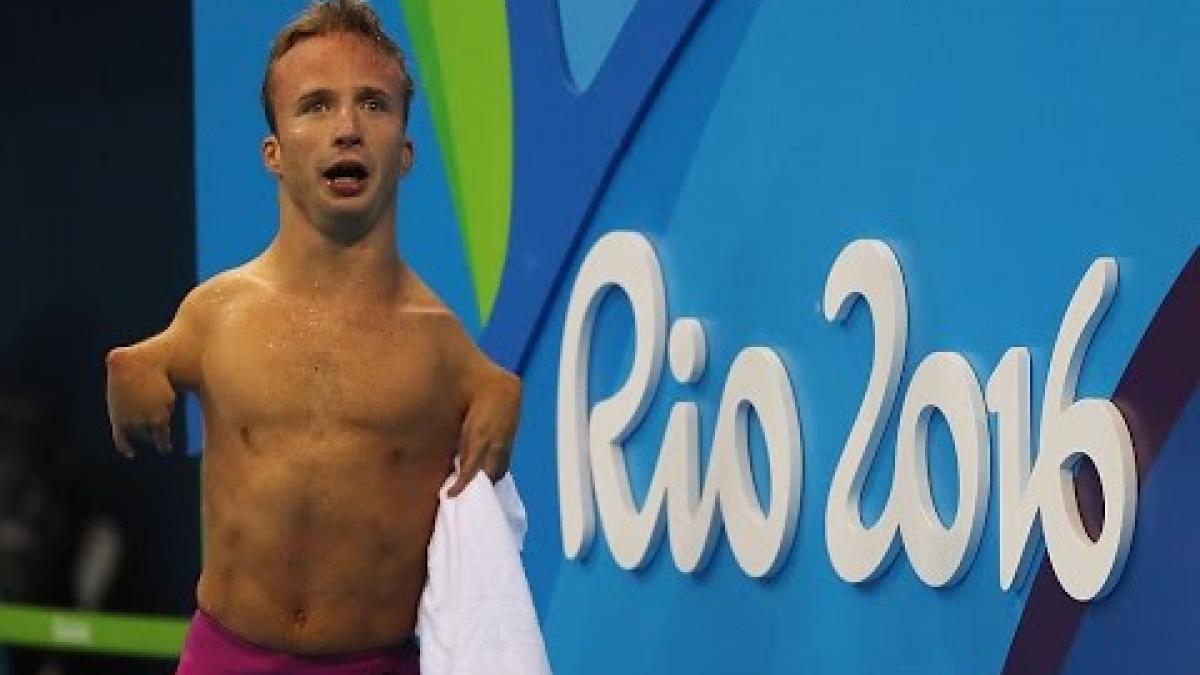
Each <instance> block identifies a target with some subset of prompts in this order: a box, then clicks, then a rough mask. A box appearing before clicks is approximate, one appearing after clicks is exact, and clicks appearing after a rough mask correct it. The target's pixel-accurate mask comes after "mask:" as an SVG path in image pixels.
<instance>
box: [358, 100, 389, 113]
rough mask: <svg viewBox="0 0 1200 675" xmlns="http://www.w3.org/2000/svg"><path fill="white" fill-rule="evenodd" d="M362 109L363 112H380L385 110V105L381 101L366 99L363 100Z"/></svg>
mask: <svg viewBox="0 0 1200 675" xmlns="http://www.w3.org/2000/svg"><path fill="white" fill-rule="evenodd" d="M362 107H363V110H370V111H371V112H380V111H384V110H387V103H386V102H385V101H383V100H382V99H378V98H368V99H364V100H363V102H362Z"/></svg>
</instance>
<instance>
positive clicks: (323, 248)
mask: <svg viewBox="0 0 1200 675" xmlns="http://www.w3.org/2000/svg"><path fill="white" fill-rule="evenodd" d="M360 232H362V234H361V236H358V237H345V238H343V237H338V236H337V234H336V231H334V230H333V229H332V228H324V229H323V228H321V227H319V226H317V225H314V224H313V223H310V222H308V220H307V218H305V217H304V216H303V215H302V214H300V213H298V212H294V211H292V210H291V209H283V210H281V213H280V222H279V233H278V234H277V235H276V237H275V240H274V241H273V242H271V245H270V246H269V247H268V248H267V251H266V252H265V254H264V256H263V262H265V263H266V264H267V265H268V266H269V268H270V270H271V273H272V276H274V277H275V278H276V279H277V280H278V281H279V282H280V284H281V286H282V287H283V288H286V289H288V290H291V291H296V292H301V293H311V294H314V295H339V294H341V293H343V292H349V293H351V294H353V295H354V296H355V297H358V298H360V299H364V300H366V299H370V298H384V297H390V296H392V294H394V293H395V292H396V291H397V290H398V289H399V287H400V282H401V279H402V278H403V273H404V271H405V265H404V261H403V260H401V258H400V254H399V252H398V251H397V250H396V222H395V211H394V209H389V211H388V212H387V213H386V214H384V215H383V217H381V218H380V219H379V220H378V221H377V222H375V223H374V224H372V225H370V226H369V227H368V228H366V229H363V230H360Z"/></svg>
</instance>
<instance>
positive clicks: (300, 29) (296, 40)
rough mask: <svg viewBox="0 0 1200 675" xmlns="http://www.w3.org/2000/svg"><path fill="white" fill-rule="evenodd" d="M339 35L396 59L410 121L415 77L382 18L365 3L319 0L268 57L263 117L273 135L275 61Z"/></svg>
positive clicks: (288, 27)
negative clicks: (312, 42)
mask: <svg viewBox="0 0 1200 675" xmlns="http://www.w3.org/2000/svg"><path fill="white" fill-rule="evenodd" d="M337 33H346V34H350V35H359V36H361V37H364V38H366V39H368V40H370V41H371V43H372V44H374V45H375V47H376V48H378V49H379V51H380V52H382V53H383V54H384V55H386V56H388V57H390V58H392V59H395V61H396V63H397V64H399V65H400V73H401V79H402V81H401V83H400V91H401V95H402V97H403V99H404V100H403V101H402V107H403V109H404V120H405V122H407V121H408V110H409V107H410V106H411V104H412V97H413V89H414V88H415V87H414V85H413V80H412V76H411V75H409V73H408V67H407V65H406V63H405V59H404V52H402V51H401V50H400V47H398V46H397V45H396V42H395V41H394V40H392V38H391V37H389V36H388V34H387V33H386V32H384V30H383V26H382V25H381V24H380V22H379V15H377V14H376V13H375V10H373V9H371V6H370V5H368V4H367V3H366V2H363V0H319V1H317V2H314V3H313V4H311V5H309V7H308V9H306V10H304V12H303V13H301V14H300V15H299V16H297V17H296V18H295V19H293V20H292V22H291V23H289V24H288V25H286V26H284V27H283V30H281V31H279V34H278V35H276V36H275V41H274V42H272V43H271V53H270V56H268V57H267V70H266V72H265V73H264V74H263V81H262V92H261V97H262V106H263V114H265V115H266V117H267V127H268V128H270V130H271V133H275V132H276V127H275V110H274V109H273V108H272V107H271V72H272V71H273V70H274V68H275V62H276V61H278V60H279V59H281V58H283V55H284V54H286V53H288V52H289V51H291V49H292V47H295V46H296V45H298V44H300V43H301V42H303V41H304V40H307V39H309V38H314V37H322V36H326V35H334V34H337Z"/></svg>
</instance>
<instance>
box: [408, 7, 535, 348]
mask: <svg viewBox="0 0 1200 675" xmlns="http://www.w3.org/2000/svg"><path fill="white" fill-rule="evenodd" d="M400 9H401V11H402V12H403V14H404V21H405V23H406V24H407V27H408V32H409V35H410V36H411V38H412V42H413V48H414V49H415V50H416V52H417V54H416V57H417V63H418V65H419V67H420V73H421V82H420V83H419V85H420V88H421V91H422V93H423V94H424V95H425V96H427V97H428V100H429V107H430V110H431V111H432V114H433V123H434V129H435V132H436V134H437V140H438V145H439V146H441V150H442V158H443V163H444V165H445V167H446V174H447V180H448V182H449V185H450V194H451V198H452V201H453V204H454V211H455V215H456V216H457V218H458V223H459V228H460V230H461V232H462V238H463V242H464V245H465V246H466V249H467V250H466V255H467V267H468V268H469V269H470V270H471V281H472V284H473V286H474V288H475V299H476V305H477V306H478V307H479V322H480V324H481V325H485V324H486V323H487V320H488V317H490V316H491V313H492V307H493V305H494V304H495V301H496V294H497V292H498V291H499V289H500V276H501V274H502V272H503V270H504V259H505V254H506V253H507V250H508V231H509V218H510V214H511V211H512V173H513V131H512V129H513V125H512V80H511V67H510V59H509V51H508V18H507V15H506V13H505V8H504V3H503V1H502V0H400Z"/></svg>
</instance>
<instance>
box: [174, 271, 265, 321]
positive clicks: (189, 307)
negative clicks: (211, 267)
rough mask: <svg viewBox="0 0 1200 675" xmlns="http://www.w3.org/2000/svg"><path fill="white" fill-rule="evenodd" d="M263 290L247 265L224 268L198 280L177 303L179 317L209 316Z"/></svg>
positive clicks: (263, 286) (260, 279)
mask: <svg viewBox="0 0 1200 675" xmlns="http://www.w3.org/2000/svg"><path fill="white" fill-rule="evenodd" d="M265 289H266V284H265V282H264V281H263V279H262V278H261V277H260V276H258V275H257V274H256V273H255V271H254V269H253V267H252V266H251V265H249V264H246V265H242V266H239V267H235V268H233V269H229V270H225V271H224V272H221V273H219V274H216V275H214V276H213V277H211V278H209V279H207V280H205V281H203V282H201V283H199V284H197V285H196V287H195V288H193V289H192V290H191V291H190V292H188V294H187V296H186V297H185V298H184V299H183V302H182V303H181V304H180V306H179V312H180V315H181V316H186V317H195V318H197V319H212V318H214V317H215V316H216V315H217V314H219V313H220V312H221V311H222V310H224V309H225V308H226V307H228V306H229V305H231V304H233V303H235V302H237V301H239V300H241V299H244V298H246V297H249V296H252V295H256V294H261V293H263V292H264V290H265Z"/></svg>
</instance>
